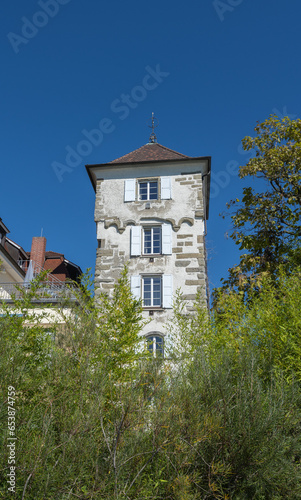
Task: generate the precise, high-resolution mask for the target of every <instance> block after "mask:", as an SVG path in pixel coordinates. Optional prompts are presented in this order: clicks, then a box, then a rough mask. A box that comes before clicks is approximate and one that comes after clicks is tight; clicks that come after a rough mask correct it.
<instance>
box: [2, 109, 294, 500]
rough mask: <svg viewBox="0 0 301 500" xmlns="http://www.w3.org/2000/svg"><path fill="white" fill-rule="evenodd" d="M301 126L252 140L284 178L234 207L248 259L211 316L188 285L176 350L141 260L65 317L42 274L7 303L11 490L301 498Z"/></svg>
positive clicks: (5, 458)
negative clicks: (144, 292) (138, 289)
mask: <svg viewBox="0 0 301 500" xmlns="http://www.w3.org/2000/svg"><path fill="white" fill-rule="evenodd" d="M300 126H301V125H300V121H299V120H298V121H295V122H291V121H290V120H288V119H284V120H282V121H281V122H280V121H278V119H276V118H275V117H273V118H271V119H270V120H268V121H267V122H265V123H264V124H262V125H259V126H258V128H257V130H258V134H259V135H258V140H257V142H256V140H255V139H254V140H253V139H251V138H249V139H245V146H246V148H249V147H251V146H252V147H253V146H254V145H256V147H257V148H259V153H258V155H257V156H256V157H255V158H253V159H252V160H250V162H249V163H248V166H247V167H246V168H245V170H244V171H243V173H242V175H244V174H253V173H256V172H257V171H258V172H259V171H260V172H264V175H265V176H266V178H267V180H269V182H270V186H271V191H269V193H270V194H267V193H262V194H261V195H259V194H258V193H257V194H256V193H254V192H253V191H251V190H247V191H246V192H245V198H244V199H243V203H244V207H243V208H241V207H240V208H239V209H237V212H236V214H234V216H233V221H234V226H235V227H236V230H238V229H239V231H241V233H240V234H238V233H237V232H236V233H235V234H236V236H235V237H238V238H239V239H240V240H241V241H240V244H241V246H242V249H246V250H247V251H248V257H245V256H242V260H241V264H240V267H239V268H236V269H235V272H233V273H232V274H231V275H230V278H229V280H228V282H227V284H226V282H224V286H223V287H222V288H221V289H219V290H216V292H215V303H214V309H213V310H212V312H211V314H208V312H207V310H205V309H204V308H203V306H201V305H200V301H197V302H196V304H195V312H194V314H186V311H185V306H184V304H183V301H182V299H181V295H180V293H178V294H177V296H176V299H175V307H174V317H173V318H172V321H171V322H170V324H169V325H167V326H166V342H165V354H166V355H165V359H162V358H160V357H157V358H153V357H152V356H151V355H150V353H149V352H148V350H147V349H146V346H145V345H144V343H143V341H142V340H141V337H140V336H139V334H140V331H141V328H142V326H143V320H142V314H141V313H142V309H141V304H140V302H139V301H137V300H135V299H134V298H133V297H132V295H131V292H130V286H129V283H128V279H127V272H126V269H125V270H124V272H123V273H122V275H121V277H120V280H119V283H118V284H117V285H116V287H115V289H114V295H113V298H112V299H109V298H108V297H107V296H105V295H102V296H101V297H99V299H98V300H97V301H96V300H95V299H94V298H93V297H92V296H91V294H90V292H89V282H88V278H85V279H84V282H83V283H82V285H81V287H80V288H79V289H78V291H77V302H76V304H75V303H74V302H73V303H68V302H66V303H64V304H61V309H60V315H61V317H62V318H63V319H64V324H63V326H62V324H61V321H57V323H56V324H55V323H53V324H52V325H50V326H49V325H48V326H47V327H46V326H45V325H46V323H45V322H44V323H43V321H46V322H47V318H49V314H50V313H51V308H50V309H49V310H47V309H45V310H44V312H43V314H42V315H41V314H38V311H37V310H36V309H35V306H34V297H35V295H36V293H38V289H39V286H40V283H39V279H38V280H36V281H35V282H34V283H33V284H32V286H31V288H30V290H28V291H27V292H26V293H24V294H23V297H22V298H21V299H20V300H17V301H16V302H15V304H14V306H13V307H12V306H11V305H10V306H6V305H5V304H3V305H2V306H1V317H0V386H1V394H2V395H3V397H2V398H1V406H0V421H1V434H0V440H1V441H0V442H1V451H2V452H1V457H0V499H1V498H3V499H8V498H16V499H20V500H23V499H26V500H67V499H77V498H79V499H82V500H89V499H95V500H98V499H104V500H160V499H162V500H222V499H224V500H226V499H229V500H230V499H233V500H248V499H250V500H266V499H268V500H269V499H271V500H282V499H283V500H287V499H288V500H290V499H291V500H297V499H301V287H300V283H301V268H300V267H298V265H297V264H298V255H299V254H298V251H299V250H298V249H299V239H300V229H299V216H300V214H299V210H300V206H299V205H300V187H298V186H299V185H300V177H299V174H298V169H299V165H300V157H299V150H300V139H299V135H298V134H300ZM280 132H281V133H280ZM298 141H299V142H298ZM280 153H281V154H280ZM279 158H280V159H281V158H282V160H281V161H282V164H281V168H280V164H279V163H278V162H279ZM264 162H265V163H264ZM280 175H281V179H280V180H279V179H278V177H279V176H280ZM268 177H270V178H269V179H268ZM289 192H290V194H289ZM251 206H252V207H253V208H252V209H251ZM275 207H276V208H277V210H276V209H275ZM263 209H265V210H266V212H265V213H266V217H267V218H269V217H272V219H271V221H272V222H271V224H266V223H265V218H264V217H262V219H263V220H262V221H260V220H259V216H258V214H259V212H260V210H263ZM258 210H259V212H258ZM256 213H257V216H256ZM251 216H252V217H253V216H254V218H253V219H252V218H251ZM255 216H256V217H255ZM273 221H274V222H273ZM248 224H250V225H251V232H250V233H248V234H247V233H246V232H245V228H246V225H248ZM284 226H285V227H286V228H289V229H287V230H284ZM267 244H268V245H269V251H270V252H271V255H273V257H271V258H270V257H268V255H270V254H268V253H267V252H265V248H266V247H265V246H266V245H267ZM42 279H43V277H41V280H42ZM57 319H58V318H57ZM42 320H43V321H42ZM12 388H15V391H13V390H12ZM12 399H13V400H14V402H12ZM9 407H10V408H9ZM8 417H11V418H10V421H9V422H10V423H8ZM12 422H14V423H15V426H12ZM12 429H13V430H12ZM14 429H15V430H14ZM11 433H12V434H11ZM14 433H15V436H16V437H17V441H16V447H15V455H14V454H13V455H12V454H11V450H10V448H9V447H8V446H7V444H8V443H9V442H10V440H9V439H10V437H11V436H12V435H14ZM14 456H15V463H14V462H11V463H13V465H15V477H16V485H15V492H12V491H10V492H9V490H8V487H9V484H8V473H9V470H10V469H9V467H10V466H9V465H8V464H9V460H10V459H11V458H12V457H13V459H14Z"/></svg>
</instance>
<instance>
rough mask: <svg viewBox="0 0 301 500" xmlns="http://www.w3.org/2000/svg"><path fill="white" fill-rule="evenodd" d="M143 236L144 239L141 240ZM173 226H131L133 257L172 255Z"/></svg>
mask: <svg viewBox="0 0 301 500" xmlns="http://www.w3.org/2000/svg"><path fill="white" fill-rule="evenodd" d="M141 237H142V240H141ZM171 253H172V226H171V224H161V226H151V225H148V226H143V227H142V226H132V227H131V257H137V256H139V255H141V254H143V255H154V254H157V255H160V254H164V255H171Z"/></svg>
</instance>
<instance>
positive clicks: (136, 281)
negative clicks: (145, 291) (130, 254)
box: [131, 276, 141, 300]
mask: <svg viewBox="0 0 301 500" xmlns="http://www.w3.org/2000/svg"><path fill="white" fill-rule="evenodd" d="M131 292H132V294H133V296H134V297H135V299H137V300H140V299H141V278H140V276H131Z"/></svg>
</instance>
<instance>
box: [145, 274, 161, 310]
mask: <svg viewBox="0 0 301 500" xmlns="http://www.w3.org/2000/svg"><path fill="white" fill-rule="evenodd" d="M147 279H150V280H151V282H150V287H151V289H150V299H151V300H150V302H151V303H150V304H148V305H145V296H144V294H145V280H147ZM155 279H159V280H160V304H154V298H155V297H154V280H155ZM141 299H142V307H143V308H144V309H149V308H150V309H154V308H156V309H162V305H163V278H162V274H144V275H142V276H141Z"/></svg>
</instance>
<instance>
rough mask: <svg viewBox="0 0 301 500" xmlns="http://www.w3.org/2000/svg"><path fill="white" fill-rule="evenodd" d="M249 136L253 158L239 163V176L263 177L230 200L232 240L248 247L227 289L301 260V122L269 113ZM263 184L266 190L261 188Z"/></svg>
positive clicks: (245, 142) (246, 142)
mask: <svg viewBox="0 0 301 500" xmlns="http://www.w3.org/2000/svg"><path fill="white" fill-rule="evenodd" d="M255 132H256V135H255V137H245V138H244V139H243V141H242V145H243V149H244V150H245V151H250V152H252V153H253V157H252V158H251V159H250V160H249V161H248V163H247V164H246V165H244V166H241V167H240V171H239V176H240V178H247V177H252V178H255V179H259V180H261V183H259V187H261V190H258V191H257V190H255V189H253V188H251V187H246V188H245V189H244V192H243V198H242V200H239V199H236V200H231V201H230V202H229V204H228V208H231V209H232V216H231V218H232V222H233V233H232V234H231V238H232V239H233V240H234V241H235V242H236V244H237V245H239V248H240V250H242V251H244V253H243V254H242V255H241V258H240V263H239V265H238V266H234V267H233V268H232V269H230V273H229V278H228V279H227V280H224V285H225V286H224V288H225V289H226V288H228V287H229V286H238V287H239V288H245V289H246V288H248V284H249V283H250V281H251V282H252V280H254V278H255V279H256V278H258V277H261V276H263V275H267V274H269V275H277V271H278V269H279V266H280V265H282V266H285V268H286V269H287V271H288V272H289V270H290V269H293V268H294V267H295V266H296V265H300V264H301V251H300V237H301V225H300V220H301V120H300V119H297V120H291V119H290V118H288V117H284V118H283V119H282V120H280V119H279V118H278V117H277V116H275V115H271V116H270V117H269V118H268V119H267V120H265V121H264V122H263V123H261V124H258V125H257V126H256V127H255ZM262 188H263V190H262Z"/></svg>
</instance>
